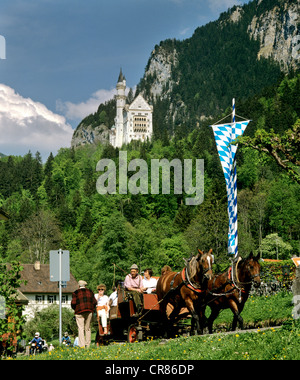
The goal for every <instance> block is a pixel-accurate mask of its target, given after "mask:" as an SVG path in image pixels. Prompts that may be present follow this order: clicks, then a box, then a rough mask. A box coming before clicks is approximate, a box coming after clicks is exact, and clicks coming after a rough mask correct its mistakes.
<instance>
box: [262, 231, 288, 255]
mask: <svg viewBox="0 0 300 380" xmlns="http://www.w3.org/2000/svg"><path fill="white" fill-rule="evenodd" d="M292 251H293V247H292V246H291V245H290V244H289V243H287V242H285V241H283V239H282V238H281V237H280V236H278V234H277V233H274V234H270V235H267V236H266V237H265V238H264V239H263V240H262V243H261V252H262V257H263V258H265V259H276V260H287V259H290V258H291V255H292Z"/></svg>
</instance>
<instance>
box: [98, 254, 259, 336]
mask: <svg viewBox="0 0 300 380" xmlns="http://www.w3.org/2000/svg"><path fill="white" fill-rule="evenodd" d="M258 261H259V256H257V257H254V256H253V255H252V254H251V255H250V256H249V257H248V258H246V259H241V258H239V260H238V261H236V262H235V263H232V265H231V266H230V268H229V269H228V270H227V271H226V272H224V273H222V274H219V275H214V274H213V272H212V263H213V256H212V255H211V251H210V252H208V253H203V252H202V251H199V252H198V254H197V255H196V256H192V257H190V259H188V260H186V265H185V267H184V268H183V269H182V271H179V272H171V271H170V272H167V273H165V274H164V275H162V276H161V277H160V278H159V280H158V283H157V288H156V293H151V294H143V306H144V307H143V311H142V313H140V314H139V315H137V314H136V311H135V307H134V301H133V299H132V296H131V295H130V293H129V292H127V291H126V290H125V288H124V286H122V283H121V284H119V285H118V289H117V291H118V304H117V306H116V307H115V308H112V309H111V310H110V318H109V332H110V333H109V334H108V335H104V334H103V329H102V327H101V323H100V319H98V324H99V332H98V339H97V340H98V342H99V340H103V341H108V340H110V339H113V340H124V339H127V341H128V342H130V343H133V342H135V341H140V340H143V339H146V338H147V337H148V336H153V337H164V336H166V334H171V335H173V336H174V335H182V334H184V333H193V332H195V333H198V334H202V333H203V329H204V327H205V325H207V326H208V328H209V332H210V333H211V332H212V325H213V322H214V320H215V318H216V317H217V315H218V314H219V311H220V310H221V309H227V308H229V309H231V311H232V312H233V315H234V319H233V329H235V328H236V324H237V322H239V323H240V326H241V327H242V324H243V319H242V317H241V315H240V314H241V312H242V310H243V307H244V305H245V302H246V301H247V299H248V296H249V293H250V289H251V286H252V284H254V285H255V286H259V284H260V265H259V263H258ZM207 306H209V307H210V309H211V314H210V317H209V318H208V319H206V317H205V308H206V307H207Z"/></svg>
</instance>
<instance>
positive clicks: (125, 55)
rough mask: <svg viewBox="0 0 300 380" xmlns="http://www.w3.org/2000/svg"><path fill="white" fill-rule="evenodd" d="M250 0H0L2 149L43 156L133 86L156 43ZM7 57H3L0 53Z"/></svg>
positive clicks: (189, 31)
mask: <svg viewBox="0 0 300 380" xmlns="http://www.w3.org/2000/svg"><path fill="white" fill-rule="evenodd" d="M246 2H248V1H245V0H109V1H108V0H86V1H82V0H80V1H78V0H1V4H0V35H2V36H3V37H4V38H5V41H6V59H0V136H1V137H0V152H2V153H4V154H21V155H23V154H25V153H27V152H28V151H29V149H30V150H31V151H32V152H33V153H35V152H36V151H37V150H39V151H40V152H41V153H42V155H43V157H47V155H48V154H49V153H50V151H53V153H54V154H55V153H56V151H57V149H59V147H61V146H69V145H70V140H71V136H72V132H73V129H74V128H75V127H76V126H77V124H78V123H79V121H80V120H81V119H82V118H83V117H84V116H86V115H88V114H90V113H91V112H95V111H96V110H97V107H98V105H99V104H100V103H101V102H103V101H105V100H107V99H109V98H111V97H112V96H113V89H114V88H115V85H116V81H117V78H118V74H119V70H120V67H122V69H123V73H124V74H125V76H126V80H127V86H128V87H134V86H135V85H136V84H137V83H138V82H139V80H140V78H141V77H142V76H143V74H144V69H145V66H146V64H147V61H148V59H149V57H150V54H151V51H152V50H153V48H154V46H155V45H156V44H159V42H160V41H162V40H165V39H167V38H176V39H180V40H182V39H186V38H189V37H191V36H192V34H193V32H194V30H195V29H196V28H197V27H198V26H201V25H205V24H206V23H208V22H209V21H213V20H216V19H217V18H218V17H219V14H220V13H221V12H223V11H226V10H227V9H228V8H230V7H232V6H233V5H242V4H244V3H246ZM0 56H1V54H0Z"/></svg>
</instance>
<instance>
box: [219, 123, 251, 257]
mask: <svg viewBox="0 0 300 380" xmlns="http://www.w3.org/2000/svg"><path fill="white" fill-rule="evenodd" d="M249 122H250V120H247V121H243V122H234V123H228V124H218V125H212V128H213V132H214V136H215V140H216V144H217V149H218V153H219V157H220V160H221V164H222V168H223V172H224V176H225V181H226V190H227V200H228V217H229V230H228V253H229V254H233V255H235V256H237V255H238V236H237V187H236V160H235V154H236V150H237V145H233V144H232V142H233V141H235V140H236V138H237V137H239V136H242V134H243V133H244V131H245V129H246V127H247V125H248V124H249Z"/></svg>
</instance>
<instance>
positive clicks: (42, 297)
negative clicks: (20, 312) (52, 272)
mask: <svg viewBox="0 0 300 380" xmlns="http://www.w3.org/2000/svg"><path fill="white" fill-rule="evenodd" d="M44 299H45V297H44V296H39V295H36V296H35V301H36V302H43V301H44Z"/></svg>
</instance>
